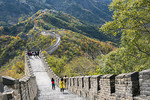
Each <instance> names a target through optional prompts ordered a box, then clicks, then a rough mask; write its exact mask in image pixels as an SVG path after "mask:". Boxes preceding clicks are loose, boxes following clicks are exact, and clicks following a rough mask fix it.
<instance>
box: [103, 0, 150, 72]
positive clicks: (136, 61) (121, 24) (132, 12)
mask: <svg viewBox="0 0 150 100" xmlns="http://www.w3.org/2000/svg"><path fill="white" fill-rule="evenodd" d="M110 9H111V10H113V11H114V15H113V21H109V22H106V23H105V24H104V25H103V26H102V27H101V28H100V30H102V31H104V32H105V33H107V34H113V35H115V36H116V35H118V34H121V47H122V48H121V49H120V50H119V49H118V50H117V51H115V52H114V53H110V54H109V55H107V56H106V57H103V60H104V61H103V65H105V66H103V67H102V68H103V69H107V71H108V69H110V71H108V72H106V73H117V74H118V73H124V72H130V71H140V70H143V69H147V68H150V62H149V61H150V1H149V0H113V2H112V3H111V4H110ZM112 67H113V68H112ZM119 67H120V71H118V68H119ZM103 69H100V70H101V71H100V72H103ZM112 69H113V70H112ZM113 71H114V72H113Z"/></svg>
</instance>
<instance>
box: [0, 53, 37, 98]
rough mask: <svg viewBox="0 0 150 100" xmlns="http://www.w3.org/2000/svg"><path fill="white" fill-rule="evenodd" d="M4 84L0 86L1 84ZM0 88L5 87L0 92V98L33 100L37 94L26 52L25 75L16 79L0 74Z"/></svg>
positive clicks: (34, 79)
mask: <svg viewBox="0 0 150 100" xmlns="http://www.w3.org/2000/svg"><path fill="white" fill-rule="evenodd" d="M3 84H4V85H5V86H2V85H3ZM0 88H5V89H4V91H2V93H1V94H0V100H9V99H13V100H34V99H35V97H36V96H37V89H38V88H37V83H36V78H35V76H34V75H33V72H32V70H31V65H30V62H29V58H28V56H27V53H25V77H24V78H22V79H20V80H17V79H14V78H11V77H8V76H2V78H1V76H0Z"/></svg>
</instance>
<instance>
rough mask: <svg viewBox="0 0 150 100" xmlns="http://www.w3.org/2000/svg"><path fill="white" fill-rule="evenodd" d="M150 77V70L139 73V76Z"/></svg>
mask: <svg viewBox="0 0 150 100" xmlns="http://www.w3.org/2000/svg"><path fill="white" fill-rule="evenodd" d="M146 74H147V75H150V69H148V70H143V71H141V72H139V75H146Z"/></svg>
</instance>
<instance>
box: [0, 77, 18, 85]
mask: <svg viewBox="0 0 150 100" xmlns="http://www.w3.org/2000/svg"><path fill="white" fill-rule="evenodd" d="M2 78H3V84H4V85H14V84H15V81H16V79H14V78H12V77H9V76H2Z"/></svg>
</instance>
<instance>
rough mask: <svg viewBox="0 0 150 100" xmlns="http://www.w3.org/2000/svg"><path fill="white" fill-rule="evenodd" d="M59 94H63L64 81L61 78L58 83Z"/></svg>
mask: <svg viewBox="0 0 150 100" xmlns="http://www.w3.org/2000/svg"><path fill="white" fill-rule="evenodd" d="M59 84H60V92H64V89H65V81H64V79H63V78H61V80H60V82H59Z"/></svg>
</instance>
